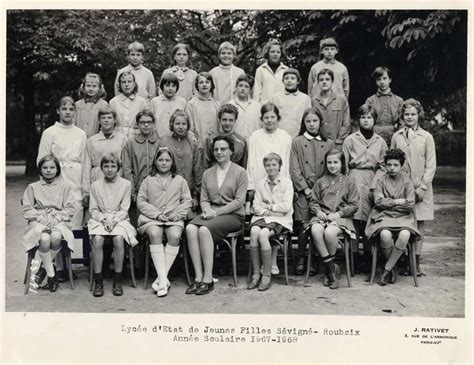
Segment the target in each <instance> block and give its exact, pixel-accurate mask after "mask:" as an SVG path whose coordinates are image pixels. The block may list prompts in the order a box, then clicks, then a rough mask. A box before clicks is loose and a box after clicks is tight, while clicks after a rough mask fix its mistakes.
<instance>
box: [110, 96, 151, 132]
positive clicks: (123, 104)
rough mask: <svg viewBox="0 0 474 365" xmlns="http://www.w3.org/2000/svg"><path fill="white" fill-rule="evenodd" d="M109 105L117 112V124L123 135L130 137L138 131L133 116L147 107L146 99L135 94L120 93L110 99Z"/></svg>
mask: <svg viewBox="0 0 474 365" xmlns="http://www.w3.org/2000/svg"><path fill="white" fill-rule="evenodd" d="M110 107H111V108H112V110H113V111H115V113H116V114H117V125H118V126H119V127H120V132H121V133H122V134H123V135H125V136H127V137H128V138H131V136H133V135H134V134H138V133H140V132H139V130H138V126H137V123H136V119H135V118H136V116H137V114H138V113H139V112H141V111H142V110H144V109H147V108H148V107H149V104H148V101H147V99H144V98H143V97H141V96H140V95H137V94H132V95H130V96H125V95H124V94H121V93H120V94H118V95H117V96H115V97H114V98H112V100H110Z"/></svg>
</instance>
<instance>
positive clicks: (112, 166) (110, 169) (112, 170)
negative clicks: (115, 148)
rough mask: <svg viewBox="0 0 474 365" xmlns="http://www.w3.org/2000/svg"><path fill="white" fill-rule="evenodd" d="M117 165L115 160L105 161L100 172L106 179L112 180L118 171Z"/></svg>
mask: <svg viewBox="0 0 474 365" xmlns="http://www.w3.org/2000/svg"><path fill="white" fill-rule="evenodd" d="M118 170H119V168H118V165H117V162H115V161H107V162H105V163H103V164H102V172H103V173H104V176H105V178H106V179H107V180H113V179H115V177H116V176H117V173H118Z"/></svg>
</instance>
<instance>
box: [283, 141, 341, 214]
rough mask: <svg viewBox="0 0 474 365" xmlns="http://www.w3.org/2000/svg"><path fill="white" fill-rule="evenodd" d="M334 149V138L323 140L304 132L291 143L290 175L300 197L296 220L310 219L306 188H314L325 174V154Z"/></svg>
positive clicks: (297, 201)
mask: <svg viewBox="0 0 474 365" xmlns="http://www.w3.org/2000/svg"><path fill="white" fill-rule="evenodd" d="M332 149H334V141H333V140H332V139H328V140H323V139H321V137H320V136H316V137H314V136H311V135H310V134H308V133H304V134H302V135H300V136H297V137H296V138H295V139H294V140H293V143H292V144H291V154H290V176H291V180H292V181H293V186H294V189H295V192H297V193H298V198H297V200H296V202H295V221H303V222H308V221H309V206H308V203H309V202H308V199H307V198H306V195H305V194H304V189H306V188H309V189H312V188H313V186H314V184H315V183H316V181H317V180H318V179H319V178H320V177H321V176H323V174H324V156H325V155H326V153H327V152H328V151H330V150H332Z"/></svg>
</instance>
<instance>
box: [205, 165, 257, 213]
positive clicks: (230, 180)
mask: <svg viewBox="0 0 474 365" xmlns="http://www.w3.org/2000/svg"><path fill="white" fill-rule="evenodd" d="M247 185H248V179H247V174H246V173H245V170H244V169H243V168H242V167H240V166H239V165H237V164H235V163H233V162H231V163H230V167H229V170H228V171H227V174H226V176H225V178H224V182H223V183H222V185H221V187H220V188H218V187H217V165H214V166H213V167H211V168H209V169H207V170H206V171H204V174H203V176H202V187H201V202H200V203H201V209H202V211H205V210H207V209H208V208H211V209H213V210H215V212H216V213H217V215H218V216H219V215H225V214H231V213H234V214H237V215H239V216H244V215H245V209H244V203H245V196H246V193H247Z"/></svg>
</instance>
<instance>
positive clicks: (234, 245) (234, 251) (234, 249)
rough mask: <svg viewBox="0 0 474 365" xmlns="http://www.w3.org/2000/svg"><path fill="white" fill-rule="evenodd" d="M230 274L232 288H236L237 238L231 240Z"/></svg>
mask: <svg viewBox="0 0 474 365" xmlns="http://www.w3.org/2000/svg"><path fill="white" fill-rule="evenodd" d="M231 244H232V247H231V251H232V272H233V274H234V287H235V288H237V237H232V239H231Z"/></svg>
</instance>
